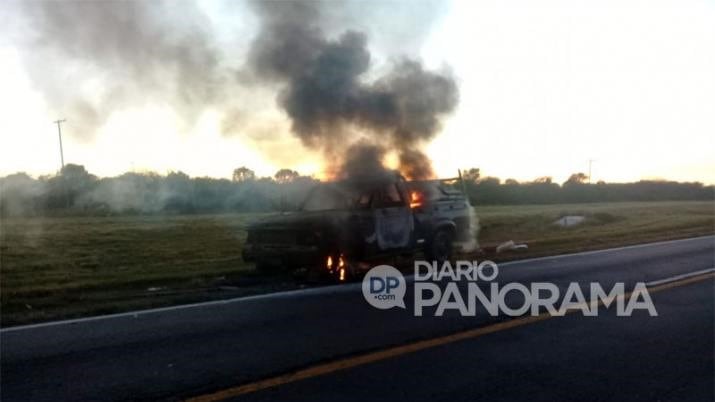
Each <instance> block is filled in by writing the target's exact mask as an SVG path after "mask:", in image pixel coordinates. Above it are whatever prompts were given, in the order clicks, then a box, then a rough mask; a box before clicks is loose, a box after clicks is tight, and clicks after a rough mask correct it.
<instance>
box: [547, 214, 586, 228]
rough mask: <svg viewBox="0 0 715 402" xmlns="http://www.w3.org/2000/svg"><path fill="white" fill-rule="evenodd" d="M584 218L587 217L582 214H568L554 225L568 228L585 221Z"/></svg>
mask: <svg viewBox="0 0 715 402" xmlns="http://www.w3.org/2000/svg"><path fill="white" fill-rule="evenodd" d="M584 220H586V217H585V216H582V215H566V216H562V217H561V218H559V219H558V220H557V221H555V222H554V225H559V226H561V227H564V228H567V227H571V226H576V225H578V224H580V223H583V221H584Z"/></svg>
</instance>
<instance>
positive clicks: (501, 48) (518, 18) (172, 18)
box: [0, 0, 715, 183]
mask: <svg viewBox="0 0 715 402" xmlns="http://www.w3.org/2000/svg"><path fill="white" fill-rule="evenodd" d="M99 4H101V3H99ZM174 4H175V5H174V6H173V7H171V10H170V11H171V12H170V13H168V14H167V15H162V16H161V18H162V24H165V25H166V26H167V27H168V28H166V29H167V31H161V30H159V31H157V32H159V33H162V32H164V33H165V32H174V31H173V30H174V29H179V28H175V27H180V28H181V29H184V27H186V26H189V25H192V24H194V25H197V26H200V27H205V26H209V25H210V27H211V28H210V30H208V29H203V28H201V29H203V31H206V32H208V34H207V35H208V36H209V38H210V44H211V46H214V47H217V48H218V50H219V53H220V54H221V55H222V56H221V59H220V60H219V62H218V63H217V64H216V65H217V67H216V69H217V70H216V71H219V69H220V68H223V65H224V64H228V65H230V66H232V67H235V69H236V71H240V70H241V66H242V65H244V64H245V62H246V60H247V59H248V58H249V57H250V49H251V46H252V43H253V41H254V40H255V38H256V37H257V35H258V33H259V31H260V29H261V24H262V22H261V20H260V18H259V17H258V16H257V15H256V12H255V10H253V9H252V8H251V7H250V5H249V4H245V3H235V2H233V3H222V2H218V1H204V2H199V3H198V4H197V5H196V6H194V5H192V4H189V3H188V2H179V3H174ZM366 5H369V7H367V6H366ZM0 8H1V9H0V13H1V14H10V17H16V18H10V19H8V18H4V20H6V21H8V20H11V21H14V23H12V24H9V27H6V28H4V30H5V32H3V35H2V36H3V39H1V40H0V88H2V89H3V90H2V91H1V92H0V107H1V108H2V110H3V111H5V113H3V117H2V118H1V119H0V175H6V174H11V173H14V172H18V171H24V172H27V173H30V174H32V175H43V174H53V173H55V172H57V170H58V169H59V166H60V157H59V149H58V148H59V145H58V138H57V137H58V135H57V127H56V125H54V124H53V121H54V120H56V119H58V118H66V119H67V121H66V122H65V123H63V125H62V130H63V146H64V157H65V162H66V163H78V164H82V165H84V166H85V167H86V168H87V170H89V171H90V172H92V173H94V174H97V175H99V176H114V175H118V174H121V173H123V172H126V171H156V172H159V173H167V172H169V171H176V170H181V171H183V172H186V173H188V174H189V175H191V176H212V177H230V175H231V172H232V170H233V169H234V168H236V167H239V166H248V167H250V168H251V169H253V170H255V171H256V172H257V174H258V175H261V176H269V175H272V174H273V173H274V172H275V171H277V170H278V169H280V168H290V169H294V170H298V171H299V172H300V173H302V174H308V175H315V176H316V177H321V175H322V171H323V170H324V168H325V166H324V165H325V164H324V159H325V158H326V155H325V152H321V151H319V150H316V149H315V148H313V147H309V146H306V144H305V143H304V142H303V141H301V139H300V137H299V136H297V135H295V133H293V132H291V118H290V116H288V115H287V113H286V111H285V110H284V109H283V108H281V107H280V106H279V104H278V102H277V99H279V97H280V93H281V91H282V89H283V87H282V86H281V84H280V82H276V83H268V84H266V83H265V82H262V84H261V85H259V86H257V85H254V84H246V85H243V84H242V85H236V86H235V88H234V87H233V86H232V87H231V91H230V93H229V94H227V95H225V96H224V95H221V96H220V99H219V98H217V97H218V95H217V97H209V98H207V99H210V102H206V103H201V102H195V101H193V100H190V101H186V102H184V101H177V100H176V99H174V98H176V97H177V96H179V97H180V96H182V95H183V94H185V92H184V91H183V90H188V89H191V90H194V89H196V88H193V87H191V85H192V84H191V83H190V82H188V81H184V82H182V81H177V85H176V88H174V87H172V88H171V89H166V90H165V88H164V87H162V89H160V90H159V89H156V88H154V87H152V88H151V89H149V87H147V89H146V92H144V91H142V88H143V85H146V83H145V82H144V81H143V78H142V77H143V76H144V75H145V71H143V70H141V69H140V71H138V72H137V73H136V74H135V75H132V74H133V73H132V72H125V71H124V70H123V69H126V68H127V67H126V66H132V64H126V65H124V64H121V63H120V64H119V66H120V68H116V69H108V68H106V65H105V66H104V67H102V68H98V67H97V66H96V65H95V64H93V63H92V59H91V58H90V59H87V58H86V57H84V58H83V56H82V55H80V56H77V53H78V50H77V49H81V48H79V47H78V48H77V49H62V51H61V52H60V51H56V49H55V50H53V51H52V52H47V51H40V52H38V51H37V49H44V48H38V47H37V46H38V45H37V42H32V41H31V40H29V39H28V34H27V32H33V29H34V28H36V27H35V26H33V24H37V23H38V22H37V20H32V19H28V18H26V16H25V15H24V14H23V11H21V10H20V7H18V5H17V4H13V3H4V4H3V5H0ZM197 10H198V11H197ZM80 11H82V10H81V9H80ZM1 14H0V15H1ZM75 14H76V13H75ZM80 14H81V12H80ZM199 14H200V15H201V16H202V17H205V20H203V19H200V20H199V19H197V18H196V15H199ZM90 19H91V18H88V20H90ZM83 21H84V20H83V19H82V18H80V19H79V20H78V21H76V22H75V23H76V24H83V23H85V22H83ZM139 22H141V21H139ZM162 26H163V25H162ZM81 28H82V27H81V25H80V27H79V28H77V29H79V32H80V33H83V32H84V33H85V34H86V32H85V31H82V30H81ZM321 28H323V29H324V31H325V32H326V35H327V36H328V37H329V38H331V39H333V38H335V37H337V36H338V35H340V33H341V32H342V31H343V30H345V29H355V30H358V31H360V32H364V33H365V35H366V37H367V40H368V45H367V46H368V49H369V51H370V56H371V58H370V68H369V70H368V71H367V72H366V73H365V74H364V76H362V77H361V79H362V80H364V81H365V82H367V83H369V82H371V80H379V77H380V76H381V74H383V72H384V71H387V70H389V69H390V68H391V67H390V66H392V65H394V64H395V60H397V59H399V58H401V57H403V56H409V57H410V58H413V59H416V60H419V61H421V63H422V64H423V65H424V66H425V68H428V69H430V70H433V71H439V72H441V73H444V74H448V75H449V76H450V77H453V79H454V81H455V82H456V85H457V88H458V91H459V103H458V104H457V106H456V107H455V108H454V110H452V111H450V112H449V113H446V114H444V115H443V116H441V126H440V127H439V129H438V132H437V133H436V134H435V135H434V136H432V137H430V139H429V140H428V141H425V142H424V143H423V144H421V145H420V146H421V147H422V148H423V149H424V150H425V152H426V153H427V155H428V156H429V157H430V158H431V160H432V161H433V166H434V170H435V172H436V173H437V174H438V175H439V176H448V177H451V176H455V175H456V171H457V169H460V168H461V169H464V168H470V167H479V168H480V169H481V172H482V174H483V175H488V176H497V177H501V178H502V179H506V178H514V179H517V180H520V181H522V180H531V179H534V178H537V177H541V176H552V177H554V179H555V180H556V181H563V180H565V179H566V178H567V177H568V176H569V175H570V174H572V173H575V172H584V173H588V168H589V160H590V161H592V162H591V165H592V177H593V180H594V181H596V180H605V181H616V182H624V181H635V180H640V179H669V180H678V181H701V182H705V183H715V158H714V156H715V152H714V151H715V140H714V139H713V138H715V135H714V134H715V113H714V111H715V2H712V1H711V2H700V1H642V2H638V1H599V2H592V1H573V0H571V1H454V2H428V1H417V2H409V3H407V2H388V3H386V2H368V3H359V2H353V3H348V4H346V5H345V6H344V7H341V9H340V10H338V11H335V12H334V15H333V14H330V15H329V18H325V20H324V22H323V25H322V26H321ZM60 29H64V28H62V27H60ZM68 29H70V28H68ZM162 29H164V28H162ZM203 31H202V32H203ZM90 32H91V31H90ZM192 32H193V31H192ZM101 39H102V40H99V41H98V42H97V43H98V45H99V48H100V50H101V51H102V52H104V51H106V52H110V53H101V52H100V53H97V54H99V55H104V56H107V55H109V56H111V57H120V58H121V57H123V56H122V55H126V54H130V55H132V57H134V54H133V52H135V50H137V49H138V48H140V47H141V46H139V45H138V44H137V43H136V42H132V40H136V41H141V40H142V38H141V37H140V36H137V37H133V38H132V37H129V38H127V39H126V40H125V39H122V38H119V39H117V38H111V37H110V38H106V40H104V38H101ZM199 39H201V38H199ZM197 40H198V39H197ZM97 43H92V45H93V46H95V45H97ZM62 46H68V45H67V44H63V45H62ZM113 46H121V47H125V49H124V50H122V51H116V52H115V51H113V49H112V47H113ZM106 49H109V50H106ZM149 49H150V50H153V51H158V52H160V51H162V48H160V47H158V46H157V47H156V48H151V47H149ZM172 49H173V48H172ZM137 51H138V50H137ZM38 55H39V56H38ZM68 55H71V56H72V57H70V56H68ZM226 55H230V57H228V56H226ZM104 56H102V57H104ZM210 56H211V53H207V54H206V55H204V54H198V56H196V59H197V60H199V62H200V63H201V62H203V60H206V63H207V65H212V64H211V57H210ZM98 57H99V56H98ZM147 57H150V56H147ZM177 57H179V56H177ZM182 57H183V56H182ZM192 57H193V56H192ZM118 60H119V61H120V62H121V61H122V60H121V59H118ZM190 66H192V65H190ZM201 67H203V66H201ZM221 71H223V70H221ZM189 72H190V73H192V74H193V71H191V70H189ZM143 74H144V75H143ZM237 74H238V73H237ZM196 75H197V74H193V77H194V78H195V77H196ZM198 75H199V76H200V74H198ZM216 76H219V75H216ZM137 77H138V78H137ZM209 78H210V77H209V76H208V75H207V78H206V79H207V80H208V79H209ZM137 80H138V81H137ZM248 80H249V81H250V79H248ZM189 81H191V80H189ZM147 82H150V83H151V82H153V81H149V80H148V79H147ZM219 82H223V81H219ZM184 84H185V85H184ZM125 88H133V89H131V91H133V92H131V91H130V90H125ZM167 88H168V87H167ZM177 88H178V89H177ZM186 88H188V89H186ZM197 88H198V89H197V90H203V89H205V87H204V86H201V85H199V86H198V87H197ZM127 93H129V95H127ZM137 93H139V94H141V96H139V97H137V96H136V94H137ZM98 94H102V96H105V97H104V98H103V97H102V96H100V95H98ZM105 94H109V95H105ZM191 94H193V92H191ZM202 96H203V95H202ZM212 96H213V95H212ZM77 99H89V100H90V101H92V102H96V103H95V104H101V105H105V104H111V105H112V106H111V107H109V108H106V112H105V113H103V114H102V115H101V118H98V120H97V121H96V122H94V123H93V124H92V125H91V128H88V127H89V123H88V122H87V121H85V119H77V118H75V119H72V118H71V117H70V116H76V114H73V110H75V109H72V110H70V109H69V106H67V105H68V102H70V101H73V102H74V101H76V100H77ZM107 99H109V100H110V101H111V102H109V103H107ZM201 99H204V98H201ZM197 103H198V105H197ZM234 108H237V110H240V112H236V113H232V114H231V116H234V117H235V119H236V120H237V121H238V123H236V125H235V126H234V125H232V126H231V128H230V129H227V128H226V127H227V119H226V115H227V109H231V110H233V109H234ZM187 115H189V116H190V118H187V117H186V116H187ZM77 120H81V121H77ZM229 120H230V119H229ZM88 133H89V134H88ZM388 163H389V161H388Z"/></svg>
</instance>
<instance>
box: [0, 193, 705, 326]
mask: <svg viewBox="0 0 715 402" xmlns="http://www.w3.org/2000/svg"><path fill="white" fill-rule="evenodd" d="M476 210H477V214H478V216H479V220H480V226H481V231H480V236H479V240H480V243H481V244H482V245H495V244H497V243H499V242H502V241H506V240H510V239H511V240H514V241H516V242H526V243H527V244H528V245H529V250H528V251H525V252H512V253H505V254H501V255H498V256H496V258H495V259H496V260H505V259H515V258H527V257H533V256H541V255H549V254H560V253H566V252H574V251H582V250H591V249H598V248H606V247H612V246H618V245H626V244H634V243H641V242H648V241H656V240H665V239H674V238H683V237H692V236H698V235H705V234H712V233H713V232H714V231H715V210H714V204H713V203H711V202H653V203H604V204H578V205H529V206H490V207H477V208H476ZM564 215H583V216H585V217H586V221H585V222H584V223H583V224H581V225H578V226H575V227H570V228H562V227H558V226H556V225H553V224H552V223H553V221H555V220H556V219H558V218H559V217H561V216H564ZM260 217H261V216H260V215H256V214H227V215H192V216H170V217H81V218H79V217H62V218H23V219H21V218H12V219H9V218H8V219H3V221H2V228H1V233H0V236H1V239H0V240H1V243H0V285H1V286H0V303H1V308H2V310H1V325H3V326H7V325H14V324H21V323H29V322H37V321H45V320H51V319H59V318H68V317H77V316H85V315H92V314H103V313H112V312H119V311H127V310H133V309H139V308H148V307H156V306H162V305H169V304H175V303H185V302H192V301H199V300H207V299H215V298H223V297H235V296H239V295H245V294H253V293H258V292H267V291H272V290H277V289H287V288H295V287H299V286H304V285H302V284H300V283H299V282H297V281H295V280H293V279H292V278H291V277H290V276H287V275H284V276H276V277H270V278H267V277H265V276H262V275H259V274H258V273H256V272H255V271H254V269H253V267H252V266H251V265H247V264H245V263H244V262H243V261H242V260H241V257H240V256H241V245H242V243H243V241H244V240H245V237H246V231H245V228H246V224H247V223H248V222H250V221H251V220H254V219H259V218H260Z"/></svg>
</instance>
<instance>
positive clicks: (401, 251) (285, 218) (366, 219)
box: [243, 173, 472, 280]
mask: <svg viewBox="0 0 715 402" xmlns="http://www.w3.org/2000/svg"><path fill="white" fill-rule="evenodd" d="M456 180H457V179H446V180H433V181H419V182H407V181H405V179H404V178H403V177H402V176H400V175H399V174H396V173H395V174H392V173H391V174H389V175H385V176H384V177H382V178H381V179H379V180H375V178H374V177H373V178H371V179H369V180H360V179H354V180H346V181H341V182H334V183H324V184H321V185H319V186H317V187H316V188H314V189H313V191H312V192H311V193H310V194H309V195H308V197H307V199H306V201H305V203H304V204H303V207H302V209H301V211H298V212H294V213H287V214H282V215H277V216H273V217H270V218H267V219H265V220H262V221H260V222H257V223H255V224H253V225H251V226H250V227H249V228H248V238H247V240H246V244H245V245H244V248H243V258H244V260H245V261H249V262H250V261H252V262H255V263H256V266H257V267H258V268H259V269H266V268H278V267H280V268H284V269H298V268H308V269H318V270H320V271H322V272H324V273H327V274H331V275H333V276H335V277H336V278H337V279H339V280H345V279H347V278H349V277H351V276H354V275H357V274H359V273H360V272H361V271H363V270H365V269H366V268H370V265H369V264H370V262H374V261H380V260H382V259H386V258H390V257H394V256H397V255H412V254H414V253H416V252H424V254H425V257H426V258H427V259H428V260H437V261H443V260H446V259H449V258H450V256H451V253H452V250H453V247H454V245H455V243H466V242H470V241H472V223H471V222H472V219H471V218H472V209H471V206H470V204H469V201H468V199H467V198H466V197H465V196H464V195H463V194H462V193H461V192H460V191H459V190H456V189H455V186H454V185H449V182H450V181H451V182H455V181H456Z"/></svg>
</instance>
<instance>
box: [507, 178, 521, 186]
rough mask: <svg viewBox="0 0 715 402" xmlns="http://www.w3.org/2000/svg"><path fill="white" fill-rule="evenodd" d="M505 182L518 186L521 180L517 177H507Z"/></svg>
mask: <svg viewBox="0 0 715 402" xmlns="http://www.w3.org/2000/svg"><path fill="white" fill-rule="evenodd" d="M504 184H506V185H509V186H517V185H519V182H518V181H517V180H516V179H506V180H505V181H504Z"/></svg>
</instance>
